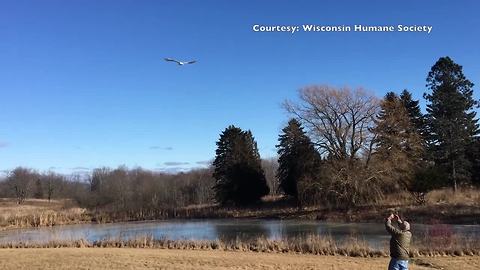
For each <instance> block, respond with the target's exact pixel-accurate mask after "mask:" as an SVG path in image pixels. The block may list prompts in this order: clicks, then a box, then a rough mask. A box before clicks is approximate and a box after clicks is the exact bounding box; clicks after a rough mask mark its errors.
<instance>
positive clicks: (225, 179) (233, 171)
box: [213, 125, 269, 205]
mask: <svg viewBox="0 0 480 270" xmlns="http://www.w3.org/2000/svg"><path fill="white" fill-rule="evenodd" d="M213 166H214V167H215V170H214V172H213V177H214V178H215V179H216V183H215V186H214V187H213V188H214V191H215V198H216V200H217V201H218V202H219V203H221V204H226V203H234V204H236V205H247V204H250V203H254V202H257V201H259V200H260V198H261V197H262V196H264V195H267V194H268V192H269V189H268V186H267V182H266V179H265V174H264V172H263V169H262V166H261V160H260V154H259V153H258V147H257V143H256V142H255V139H254V138H253V135H252V133H251V132H250V131H242V130H241V129H240V128H237V127H235V126H233V125H231V126H229V127H228V128H226V129H225V130H224V131H223V132H222V134H221V135H220V139H219V140H218V142H217V150H216V157H215V160H214V162H213Z"/></svg>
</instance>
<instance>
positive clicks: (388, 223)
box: [385, 214, 402, 235]
mask: <svg viewBox="0 0 480 270" xmlns="http://www.w3.org/2000/svg"><path fill="white" fill-rule="evenodd" d="M397 217H398V216H395V215H393V214H390V216H389V217H387V218H386V220H385V228H386V229H387V232H389V233H390V234H394V235H398V234H401V233H402V231H401V230H399V229H397V228H395V227H393V226H392V219H394V218H397Z"/></svg>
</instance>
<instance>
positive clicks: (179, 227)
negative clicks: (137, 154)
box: [0, 219, 480, 247]
mask: <svg viewBox="0 0 480 270" xmlns="http://www.w3.org/2000/svg"><path fill="white" fill-rule="evenodd" d="M411 231H412V233H413V236H414V238H415V237H418V238H420V237H424V236H425V235H426V234H431V233H437V234H438V233H440V234H442V233H446V234H455V235H460V236H465V237H475V238H478V239H479V240H480V225H424V224H412V230H411ZM307 234H317V235H325V236H331V237H332V238H334V239H335V240H337V241H345V240H347V239H348V238H349V237H350V236H355V237H356V238H357V239H359V240H363V241H366V242H367V243H368V244H369V245H370V246H372V247H385V246H386V245H387V244H388V240H389V239H390V238H389V235H388V234H387V232H386V231H385V227H384V224H383V223H329V222H321V221H306V220H260V219H253V220H252V219H209V220H167V221H148V222H124V223H110V224H81V225H66V226H56V227H50V228H48V227H45V228H33V229H11V230H6V231H0V243H7V242H20V241H21V242H29V243H45V242H48V241H52V240H55V241H62V240H76V239H86V240H88V241H90V242H93V241H95V240H101V239H118V238H121V239H129V238H135V237H141V236H145V235H149V236H150V235H151V236H153V237H154V238H155V239H162V238H167V239H172V240H183V239H188V240H215V239H221V240H232V239H236V238H241V239H253V238H258V237H265V238H268V239H281V238H289V237H295V236H302V235H307Z"/></svg>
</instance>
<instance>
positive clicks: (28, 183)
mask: <svg viewBox="0 0 480 270" xmlns="http://www.w3.org/2000/svg"><path fill="white" fill-rule="evenodd" d="M35 179H38V174H37V173H36V172H35V171H32V170H30V169H26V168H22V167H18V168H15V169H14V170H13V171H12V172H10V174H9V175H8V177H7V182H8V185H9V186H10V188H11V189H12V190H13V192H14V194H15V197H16V199H17V203H18V204H22V203H23V202H24V201H25V199H26V198H28V197H29V196H30V193H31V190H32V185H33V182H34V180H35Z"/></svg>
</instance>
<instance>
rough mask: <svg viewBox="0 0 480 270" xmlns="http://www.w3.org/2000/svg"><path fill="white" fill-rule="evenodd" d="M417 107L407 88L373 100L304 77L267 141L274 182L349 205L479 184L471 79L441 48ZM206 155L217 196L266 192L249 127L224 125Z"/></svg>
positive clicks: (315, 200)
mask: <svg viewBox="0 0 480 270" xmlns="http://www.w3.org/2000/svg"><path fill="white" fill-rule="evenodd" d="M426 81H427V84H426V86H427V88H428V90H427V92H426V93H425V94H424V98H425V100H426V102H427V109H426V111H427V113H426V114H422V112H421V110H420V107H419V101H418V100H413V99H412V95H411V93H410V92H409V91H408V90H403V91H402V92H401V93H400V94H397V93H394V92H389V93H387V94H386V95H385V97H384V98H383V99H379V98H377V97H375V96H374V95H373V94H371V93H369V92H368V91H365V90H363V89H355V90H351V89H349V88H334V87H329V86H311V87H306V88H304V89H301V90H300V93H299V100H300V101H298V102H292V101H286V102H285V103H284V108H285V109H286V111H287V112H289V113H290V114H291V115H292V116H293V118H292V119H291V120H290V121H289V122H288V124H287V126H286V127H285V128H283V130H282V133H281V134H280V135H279V144H278V145H277V148H278V154H279V159H278V161H279V167H278V171H277V174H276V176H277V178H278V181H279V185H278V187H279V189H280V190H281V192H283V193H284V194H286V195H289V196H291V197H292V198H294V199H295V200H296V201H297V202H298V203H300V204H302V205H304V204H323V205H331V206H334V207H339V206H340V207H350V206H354V205H358V204H362V203H372V202H376V201H378V200H380V199H384V198H385V197H386V196H388V195H389V194H392V193H395V192H398V191H409V192H411V194H412V195H413V196H414V198H415V200H416V201H417V202H418V203H424V202H425V193H426V192H428V191H429V190H431V189H434V188H439V187H445V186H451V187H452V188H453V189H454V190H457V187H458V185H459V184H480V175H479V174H480V140H479V137H478V134H479V125H478V119H477V118H476V113H475V111H474V109H475V108H476V107H477V106H478V101H476V100H474V98H473V83H472V82H470V81H469V80H468V79H466V78H465V76H464V74H463V71H462V67H461V66H460V65H458V64H456V63H454V62H453V61H452V59H450V58H449V57H442V58H440V59H439V60H438V61H437V62H436V63H435V64H434V66H433V67H432V68H431V70H430V72H429V73H428V76H427V80H426ZM217 146H218V148H217V152H216V159H215V162H214V164H213V165H214V169H215V172H214V178H215V179H216V185H215V188H214V189H215V196H216V199H217V201H218V202H220V203H222V204H228V203H233V204H248V203H255V202H256V201H258V200H260V198H261V197H262V196H263V195H265V194H267V193H268V188H267V187H266V184H265V177H264V173H263V171H262V168H261V166H260V157H259V154H258V149H257V145H256V142H255V140H254V139H253V136H252V134H251V132H250V131H242V130H241V129H239V128H237V127H235V126H230V127H228V128H227V129H225V131H224V132H223V133H222V134H221V135H220V139H219V141H218V142H217Z"/></svg>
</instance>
